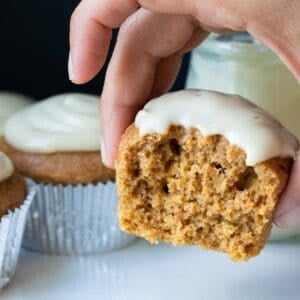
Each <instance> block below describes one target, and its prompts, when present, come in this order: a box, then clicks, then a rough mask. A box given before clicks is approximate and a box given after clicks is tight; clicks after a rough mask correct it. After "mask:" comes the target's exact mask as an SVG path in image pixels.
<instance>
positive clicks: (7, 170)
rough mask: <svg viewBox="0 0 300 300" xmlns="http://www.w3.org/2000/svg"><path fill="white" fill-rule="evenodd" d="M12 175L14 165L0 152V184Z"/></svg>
mask: <svg viewBox="0 0 300 300" xmlns="http://www.w3.org/2000/svg"><path fill="white" fill-rule="evenodd" d="M13 173H14V165H13V164H12V162H11V160H10V159H9V158H8V157H7V156H6V155H5V154H4V153H2V152H0V182H1V181H3V180H5V179H7V178H9V177H10V176H11V175H12V174H13Z"/></svg>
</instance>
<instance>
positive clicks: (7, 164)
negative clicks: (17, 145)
mask: <svg viewBox="0 0 300 300" xmlns="http://www.w3.org/2000/svg"><path fill="white" fill-rule="evenodd" d="M33 196H34V188H31V189H30V188H27V187H26V184H25V181H24V179H23V178H22V177H21V176H20V175H18V174H17V173H16V172H15V170H14V166H13V164H12V162H11V161H10V160H9V158H8V157H7V156H6V155H4V154H3V153H2V152H0V289H2V288H3V287H4V286H5V285H7V284H8V283H9V281H10V280H11V278H12V277H13V275H14V273H15V269H16V265H17V262H18V257H19V253H20V249H21V243H22V238H23V232H24V228H25V223H26V217H27V213H28V209H29V206H30V203H31V201H32V199H33Z"/></svg>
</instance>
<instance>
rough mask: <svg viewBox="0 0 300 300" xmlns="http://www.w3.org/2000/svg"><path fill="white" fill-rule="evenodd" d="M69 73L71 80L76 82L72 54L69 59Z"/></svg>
mask: <svg viewBox="0 0 300 300" xmlns="http://www.w3.org/2000/svg"><path fill="white" fill-rule="evenodd" d="M68 73H69V80H70V81H73V80H74V73H73V64H72V57H71V52H69V58H68Z"/></svg>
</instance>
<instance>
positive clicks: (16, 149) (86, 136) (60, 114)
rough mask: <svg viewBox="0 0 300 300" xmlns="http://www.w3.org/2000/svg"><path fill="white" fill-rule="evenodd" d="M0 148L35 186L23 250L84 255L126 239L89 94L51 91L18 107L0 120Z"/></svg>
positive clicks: (94, 99) (93, 101)
mask: <svg viewBox="0 0 300 300" xmlns="http://www.w3.org/2000/svg"><path fill="white" fill-rule="evenodd" d="M2 148H3V149H4V151H5V152H6V153H7V154H8V155H9V156H10V157H11V158H12V160H13V161H14V162H15V164H16V166H17V168H18V169H19V170H20V172H21V174H23V175H24V176H25V177H26V178H29V179H31V180H32V181H34V183H35V184H36V186H37V197H36V199H35V201H34V203H33V205H32V208H31V210H30V218H29V221H28V225H27V228H26V231H25V239H24V246H25V247H26V248H29V249H32V250H37V251H41V252H46V253H53V254H88V253H96V252H101V251H108V250H112V249H116V248H120V247H123V246H125V245H126V244H127V243H129V242H131V241H132V240H133V237H132V236H129V235H126V234H124V233H123V232H121V231H120V229H119V227H118V224H117V217H116V210H117V196H116V191H115V184H114V178H115V174H114V171H112V170H110V169H107V168H106V167H105V166H104V165H103V163H102V161H101V155H100V153H99V150H100V130H99V118H98V98H97V97H96V96H88V95H83V94H64V95H58V96H54V97H51V98H49V99H46V100H44V101H42V102H40V103H38V104H35V105H33V106H31V107H29V108H27V109H24V110H23V111H21V112H19V113H17V114H15V115H14V116H12V117H11V118H10V119H9V120H8V121H7V123H6V125H5V129H4V139H3V140H2Z"/></svg>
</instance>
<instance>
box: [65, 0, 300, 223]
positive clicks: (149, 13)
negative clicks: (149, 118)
mask: <svg viewBox="0 0 300 300" xmlns="http://www.w3.org/2000/svg"><path fill="white" fill-rule="evenodd" d="M299 14H300V1H299V0H276V1H274V0H264V1H261V0H245V1H240V0H205V1H204V0H164V1H161V0H127V1H126V0H101V1H99V0H83V1H81V2H80V4H79V5H78V7H77V8H76V9H75V11H74V13H73V15H72V18H71V25H70V56H69V63H68V68H69V77H70V80H71V81H72V82H74V83H76V84H82V83H85V82H87V81H89V80H90V79H92V78H93V77H94V76H95V75H96V74H97V73H98V72H99V70H100V69H101V67H102V66H103V64H104V62H105V60H106V57H107V52H108V48H109V44H110V39H111V35H112V29H113V28H119V27H120V31H119V35H118V40H117V44H116V46H115V49H114V53H113V56H112V59H111V61H110V64H109V67H108V70H107V74H106V79H105V83H104V88H103V92H102V96H101V98H102V100H101V107H100V113H101V123H102V128H103V132H102V135H103V141H102V154H103V159H104V162H105V163H106V165H107V166H109V167H111V168H113V167H114V160H115V157H116V154H117V149H118V144H119V141H120V137H121V135H122V134H123V132H124V131H125V129H126V128H127V127H128V125H129V124H130V123H132V121H133V120H134V117H135V115H136V113H137V111H138V110H139V109H140V108H141V107H143V106H144V104H145V103H146V102H147V101H148V100H149V99H150V98H151V97H154V96H157V95H160V94H162V93H164V92H166V91H168V89H169V88H170V87H171V86H172V84H173V83H174V80H175V79H176V76H177V74H178V71H179V68H180V65H181V61H182V56H183V54H184V53H186V52H188V51H190V50H191V49H193V48H194V47H195V46H197V45H199V44H200V43H201V42H202V41H203V40H204V39H205V38H206V37H207V35H208V33H209V32H221V33H227V32H236V31H248V32H249V33H250V34H252V35H253V36H254V37H256V38H257V39H259V40H260V41H262V42H263V43H265V44H266V45H267V46H268V47H270V48H271V49H272V50H273V51H275V52H276V53H277V55H278V56H279V57H280V58H281V59H282V61H283V62H284V63H285V64H286V65H287V66H288V68H289V69H290V70H291V72H292V73H293V74H294V76H295V77H296V78H297V79H300V18H299V17H298V16H299ZM274 221H275V222H276V223H277V224H278V225H279V226H281V227H291V226H294V225H298V224H300V160H299V159H298V160H296V161H295V163H294V167H293V170H292V174H291V178H290V180H289V184H288V186H287V188H286V190H285V192H284V194H283V196H282V198H281V201H280V203H279V205H278V207H277V210H276V213H275V220H274Z"/></svg>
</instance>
